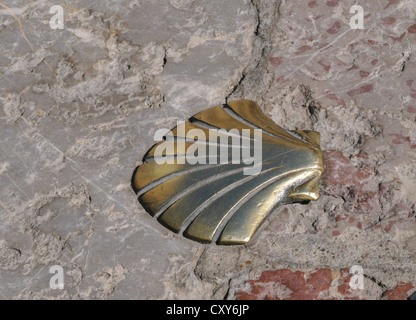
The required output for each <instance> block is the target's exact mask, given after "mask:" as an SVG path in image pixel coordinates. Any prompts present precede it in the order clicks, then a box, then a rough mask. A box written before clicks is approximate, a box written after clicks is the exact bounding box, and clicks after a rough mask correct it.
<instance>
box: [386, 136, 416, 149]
mask: <svg viewBox="0 0 416 320" xmlns="http://www.w3.org/2000/svg"><path fill="white" fill-rule="evenodd" d="M390 135H391V136H394V139H393V140H392V141H391V142H392V143H394V144H403V143H408V144H409V145H410V147H411V148H412V149H415V148H416V144H412V143H411V142H410V137H409V136H404V135H401V134H398V133H392V134H390Z"/></svg>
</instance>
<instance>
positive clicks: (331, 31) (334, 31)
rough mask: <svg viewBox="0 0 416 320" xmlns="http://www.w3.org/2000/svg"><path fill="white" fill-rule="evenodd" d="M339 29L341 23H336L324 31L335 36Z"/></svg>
mask: <svg viewBox="0 0 416 320" xmlns="http://www.w3.org/2000/svg"><path fill="white" fill-rule="evenodd" d="M340 29H341V23H340V22H339V21H336V22H335V23H334V24H333V25H332V27H331V28H329V29H328V30H326V32H328V33H329V34H335V33H337V32H338V31H339V30H340Z"/></svg>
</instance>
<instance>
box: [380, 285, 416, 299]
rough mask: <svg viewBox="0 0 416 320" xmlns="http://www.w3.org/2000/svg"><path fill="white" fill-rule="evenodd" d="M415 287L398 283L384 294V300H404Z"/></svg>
mask: <svg viewBox="0 0 416 320" xmlns="http://www.w3.org/2000/svg"><path fill="white" fill-rule="evenodd" d="M414 288H415V287H414V286H413V285H412V284H410V283H404V282H402V283H400V284H399V285H398V286H396V287H394V288H393V289H391V290H389V291H387V292H386V294H385V295H384V298H386V299H388V300H406V299H407V298H408V297H409V295H410V294H411V292H410V290H412V289H414Z"/></svg>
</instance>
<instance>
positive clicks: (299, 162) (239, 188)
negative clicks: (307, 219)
mask: <svg viewBox="0 0 416 320" xmlns="http://www.w3.org/2000/svg"><path fill="white" fill-rule="evenodd" d="M319 137H320V135H319V133H318V132H315V131H303V130H296V131H288V130H285V129H283V128H281V127H279V126H278V125H276V124H275V123H274V122H273V121H272V120H271V119H269V118H268V117H267V116H266V115H265V114H264V113H263V112H262V111H261V109H260V107H259V106H258V105H257V104H256V103H255V102H253V101H250V100H240V101H234V102H229V103H228V104H227V105H225V106H216V107H212V108H209V109H207V110H205V111H202V112H200V113H198V114H196V115H195V116H193V117H191V118H190V119H189V120H188V121H186V122H181V123H178V125H177V126H176V127H175V128H174V129H172V130H171V131H168V132H167V133H166V134H165V135H164V137H163V140H162V141H160V142H159V143H157V144H155V145H154V146H153V147H152V148H151V149H150V150H149V151H148V152H147V153H146V155H145V156H144V158H143V164H142V165H140V166H139V167H137V168H136V170H135V172H134V174H133V178H132V186H133V189H134V191H135V192H136V193H137V195H138V198H139V202H140V203H141V204H142V205H143V207H144V208H145V209H146V211H147V212H148V213H149V214H151V215H152V216H154V217H155V218H157V220H158V221H159V222H160V223H161V224H162V225H164V226H165V227H167V228H169V229H170V230H172V231H174V232H176V233H183V235H184V236H185V237H187V238H190V239H193V240H196V241H199V242H206V243H209V242H216V243H217V244H224V245H235V244H245V243H247V242H249V241H250V240H251V239H252V238H253V236H254V235H255V234H256V232H257V231H258V230H259V228H260V226H261V225H262V224H263V222H264V221H265V220H266V218H267V217H268V215H269V214H270V213H271V212H272V210H273V208H274V207H276V206H277V205H280V204H287V203H294V202H298V203H299V202H300V203H305V202H308V201H310V200H317V199H318V198H319V191H318V183H319V179H320V177H321V175H322V173H323V170H324V165H323V153H322V151H321V149H320V147H319Z"/></svg>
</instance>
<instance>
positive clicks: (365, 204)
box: [322, 151, 379, 231]
mask: <svg viewBox="0 0 416 320" xmlns="http://www.w3.org/2000/svg"><path fill="white" fill-rule="evenodd" d="M357 157H359V158H362V159H363V164H362V165H361V167H360V168H357V167H355V166H354V165H352V163H351V161H350V160H349V159H347V158H346V157H344V155H343V154H342V152H340V151H327V152H325V157H324V158H325V173H324V176H323V178H322V182H323V185H324V186H325V188H326V192H327V193H328V194H332V195H343V196H344V197H346V198H347V199H348V203H350V204H351V205H352V206H353V207H355V208H356V209H358V210H362V211H365V212H367V213H371V212H373V211H375V210H378V209H379V208H378V207H379V201H378V198H377V192H378V188H377V190H374V186H372V185H371V178H372V177H374V169H373V168H372V167H371V166H370V165H368V164H365V163H366V160H365V159H366V158H365V155H360V156H357ZM355 226H356V227H357V228H358V229H361V228H362V226H361V224H358V222H357V223H356V225H355ZM335 229H336V230H338V231H340V230H343V229H342V228H335Z"/></svg>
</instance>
